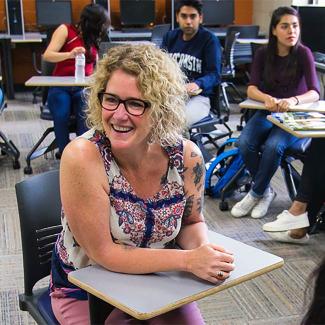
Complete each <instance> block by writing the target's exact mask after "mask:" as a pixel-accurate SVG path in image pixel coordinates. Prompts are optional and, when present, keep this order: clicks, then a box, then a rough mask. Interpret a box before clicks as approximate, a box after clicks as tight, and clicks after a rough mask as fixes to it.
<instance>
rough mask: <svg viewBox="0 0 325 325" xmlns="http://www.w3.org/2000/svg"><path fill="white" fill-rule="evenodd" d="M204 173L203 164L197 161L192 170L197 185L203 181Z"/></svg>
mask: <svg viewBox="0 0 325 325" xmlns="http://www.w3.org/2000/svg"><path fill="white" fill-rule="evenodd" d="M203 173H204V169H203V166H202V163H201V164H199V163H196V165H195V166H194V168H193V172H192V174H193V176H194V184H195V186H196V185H198V184H199V183H200V182H201V180H202V176H203Z"/></svg>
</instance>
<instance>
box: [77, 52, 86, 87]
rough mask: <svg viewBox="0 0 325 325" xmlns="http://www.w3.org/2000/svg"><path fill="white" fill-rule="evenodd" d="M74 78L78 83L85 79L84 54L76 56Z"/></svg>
mask: <svg viewBox="0 0 325 325" xmlns="http://www.w3.org/2000/svg"><path fill="white" fill-rule="evenodd" d="M74 77H75V79H76V81H82V80H84V79H85V55H84V54H83V53H79V54H77V56H76V67H75V72H74Z"/></svg>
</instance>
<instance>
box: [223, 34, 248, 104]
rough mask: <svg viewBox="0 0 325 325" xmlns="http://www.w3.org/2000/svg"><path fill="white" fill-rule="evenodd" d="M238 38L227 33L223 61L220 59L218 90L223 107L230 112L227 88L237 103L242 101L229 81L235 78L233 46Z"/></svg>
mask: <svg viewBox="0 0 325 325" xmlns="http://www.w3.org/2000/svg"><path fill="white" fill-rule="evenodd" d="M238 37H239V32H236V31H232V32H230V33H227V36H226V41H225V48H224V53H223V59H222V61H223V62H222V70H221V85H220V88H221V92H222V98H223V101H224V105H225V107H226V109H227V110H230V106H229V99H228V95H227V88H228V87H230V88H231V89H232V90H233V92H234V93H235V95H236V97H237V98H238V101H239V102H240V101H243V100H244V97H243V95H242V94H241V93H240V92H239V90H238V89H237V87H236V86H235V84H234V83H233V82H232V81H231V80H233V79H234V78H235V73H236V71H235V65H234V51H235V45H236V41H237V38H238Z"/></svg>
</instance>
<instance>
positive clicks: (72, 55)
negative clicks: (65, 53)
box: [69, 46, 86, 59]
mask: <svg viewBox="0 0 325 325" xmlns="http://www.w3.org/2000/svg"><path fill="white" fill-rule="evenodd" d="M81 53H83V54H85V53H86V50H85V48H84V47H82V46H77V47H75V48H74V49H73V50H71V52H70V54H69V58H70V59H74V58H75V57H76V56H77V55H78V54H81Z"/></svg>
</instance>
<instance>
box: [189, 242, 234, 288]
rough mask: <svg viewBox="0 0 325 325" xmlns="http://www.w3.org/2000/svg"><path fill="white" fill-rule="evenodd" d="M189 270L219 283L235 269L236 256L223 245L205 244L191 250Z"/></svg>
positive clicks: (200, 276) (202, 277)
mask: <svg viewBox="0 0 325 325" xmlns="http://www.w3.org/2000/svg"><path fill="white" fill-rule="evenodd" d="M187 265H188V271H189V272H191V273H193V274H195V275H196V276H198V277H199V278H201V279H204V280H207V281H210V282H212V283H218V282H219V281H221V280H225V279H227V278H228V277H229V275H230V272H231V271H233V270H234V268H235V265H234V256H233V254H232V253H230V252H227V251H226V250H225V249H224V248H223V247H221V246H218V245H215V244H211V243H210V244H205V245H202V246H200V247H198V248H196V249H193V250H191V251H189V258H188V264H187Z"/></svg>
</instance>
